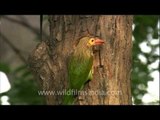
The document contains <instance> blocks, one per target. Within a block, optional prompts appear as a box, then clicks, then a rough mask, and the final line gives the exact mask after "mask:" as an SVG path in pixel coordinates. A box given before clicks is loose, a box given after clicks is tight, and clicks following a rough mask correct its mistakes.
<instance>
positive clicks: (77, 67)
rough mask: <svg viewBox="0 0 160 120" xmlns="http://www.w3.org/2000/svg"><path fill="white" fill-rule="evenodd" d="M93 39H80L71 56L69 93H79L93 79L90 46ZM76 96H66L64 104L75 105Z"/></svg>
mask: <svg viewBox="0 0 160 120" xmlns="http://www.w3.org/2000/svg"><path fill="white" fill-rule="evenodd" d="M90 38H91V37H83V38H82V39H80V41H79V43H78V45H77V46H76V48H75V51H74V52H73V54H72V55H71V57H70V59H69V64H68V80H69V89H68V91H67V92H73V90H74V91H79V90H81V89H82V88H83V87H84V84H85V83H86V82H87V81H88V79H89V77H91V72H90V71H91V69H92V65H93V55H92V47H91V46H88V41H89V39H90ZM74 100H75V96H74V95H73V94H72V95H65V96H64V100H63V104H65V105H68V104H73V103H74Z"/></svg>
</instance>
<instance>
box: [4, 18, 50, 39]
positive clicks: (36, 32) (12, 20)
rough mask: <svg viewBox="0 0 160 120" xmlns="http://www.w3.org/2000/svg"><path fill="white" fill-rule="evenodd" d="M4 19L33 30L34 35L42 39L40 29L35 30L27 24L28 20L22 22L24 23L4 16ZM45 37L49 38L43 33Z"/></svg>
mask: <svg viewBox="0 0 160 120" xmlns="http://www.w3.org/2000/svg"><path fill="white" fill-rule="evenodd" d="M3 18H4V19H6V20H9V21H11V22H14V23H17V24H20V25H22V26H24V27H26V28H28V29H29V30H31V31H32V32H33V33H35V34H37V35H39V36H40V37H41V35H40V34H41V33H40V29H37V28H34V27H33V26H31V25H30V24H29V23H27V22H26V20H22V21H19V20H16V19H13V18H10V17H7V16H3ZM43 36H44V37H45V38H48V36H47V34H46V33H44V32H43Z"/></svg>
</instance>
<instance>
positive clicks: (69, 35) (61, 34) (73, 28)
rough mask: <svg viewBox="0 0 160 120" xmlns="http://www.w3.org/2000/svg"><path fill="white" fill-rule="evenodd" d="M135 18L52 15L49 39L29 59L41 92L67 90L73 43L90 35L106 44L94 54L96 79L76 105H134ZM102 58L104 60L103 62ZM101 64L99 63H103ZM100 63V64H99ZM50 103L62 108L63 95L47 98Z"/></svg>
mask: <svg viewBox="0 0 160 120" xmlns="http://www.w3.org/2000/svg"><path fill="white" fill-rule="evenodd" d="M132 21H133V17H132V16H107V15H55V16H49V23H50V39H49V40H43V41H42V42H41V43H40V44H39V45H38V46H37V47H36V49H35V50H34V51H33V52H32V54H31V55H30V57H29V64H30V68H31V70H32V71H33V73H34V74H35V75H36V77H37V80H38V82H39V83H40V85H41V88H42V90H46V91H52V92H53V91H54V92H56V91H64V89H67V86H68V80H67V63H68V58H69V56H70V54H71V53H72V52H73V50H74V49H73V48H74V44H75V43H76V42H77V41H78V40H79V38H81V37H82V36H87V34H88V33H90V34H91V35H94V36H99V37H100V38H101V39H103V40H104V41H105V44H104V45H103V46H102V47H100V48H98V47H97V48H96V49H97V50H99V49H100V52H96V53H95V54H94V65H93V66H94V67H93V69H94V74H93V80H91V81H89V82H88V83H87V84H86V85H85V88H84V89H83V90H82V92H83V91H84V92H85V93H86V94H85V95H79V96H78V99H77V102H76V104H80V105H98V104H105V105H113V104H114V105H128V104H132V102H131V85H130V77H131V59H132ZM100 59H101V60H100ZM99 60H100V61H101V62H100V61H99ZM100 64H101V65H100ZM45 97H46V101H47V104H55V105H59V104H61V103H62V99H63V96H62V95H53V94H52V95H46V96H45Z"/></svg>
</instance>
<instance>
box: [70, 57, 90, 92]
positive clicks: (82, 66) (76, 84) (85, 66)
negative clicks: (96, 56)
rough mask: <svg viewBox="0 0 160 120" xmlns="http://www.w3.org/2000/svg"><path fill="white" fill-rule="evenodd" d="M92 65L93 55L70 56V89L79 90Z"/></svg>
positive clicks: (85, 80)
mask: <svg viewBox="0 0 160 120" xmlns="http://www.w3.org/2000/svg"><path fill="white" fill-rule="evenodd" d="M92 65H93V56H88V57H84V56H72V57H71V59H70V62H69V66H68V69H69V70H68V72H69V73H68V75H69V78H68V79H69V83H70V88H71V89H78V90H80V89H81V87H82V86H83V85H84V84H85V82H87V78H88V75H89V72H90V70H91V68H92Z"/></svg>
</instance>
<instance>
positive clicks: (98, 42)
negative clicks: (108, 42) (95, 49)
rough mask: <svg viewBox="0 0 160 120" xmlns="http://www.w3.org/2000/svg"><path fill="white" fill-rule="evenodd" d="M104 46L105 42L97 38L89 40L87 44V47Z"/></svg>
mask: <svg viewBox="0 0 160 120" xmlns="http://www.w3.org/2000/svg"><path fill="white" fill-rule="evenodd" d="M102 44H104V41H103V40H101V39H99V38H97V37H91V38H90V39H89V40H88V43H87V46H95V45H102Z"/></svg>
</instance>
